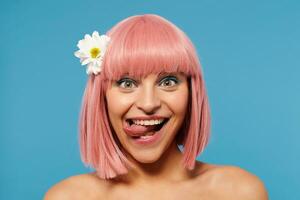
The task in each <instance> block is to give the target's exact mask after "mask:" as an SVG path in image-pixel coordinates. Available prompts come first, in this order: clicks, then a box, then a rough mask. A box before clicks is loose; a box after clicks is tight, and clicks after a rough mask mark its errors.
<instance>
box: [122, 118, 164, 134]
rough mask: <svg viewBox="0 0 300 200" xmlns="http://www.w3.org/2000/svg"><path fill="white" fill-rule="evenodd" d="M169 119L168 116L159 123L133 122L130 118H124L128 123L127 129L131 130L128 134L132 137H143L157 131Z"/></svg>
mask: <svg viewBox="0 0 300 200" xmlns="http://www.w3.org/2000/svg"><path fill="white" fill-rule="evenodd" d="M168 121H169V118H165V119H163V121H162V122H161V123H160V124H151V125H150V124H147V125H146V124H141V123H135V122H134V121H133V120H132V119H126V122H127V123H128V125H129V127H128V128H129V129H130V130H131V133H130V136H131V137H132V138H133V139H140V138H145V137H150V136H153V135H155V134H156V133H157V132H159V131H160V130H161V129H162V128H163V127H164V125H165V124H166V123H167V122H168Z"/></svg>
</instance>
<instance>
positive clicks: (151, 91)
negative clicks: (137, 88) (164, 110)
mask: <svg viewBox="0 0 300 200" xmlns="http://www.w3.org/2000/svg"><path fill="white" fill-rule="evenodd" d="M136 106H137V107H138V108H139V109H141V110H143V111H144V112H145V113H147V114H153V113H155V111H156V110H157V109H159V108H160V107H161V101H160V98H159V97H158V95H157V94H156V92H155V88H153V87H151V86H149V87H146V86H145V87H143V89H142V90H141V93H140V95H139V98H138V100H137V102H136Z"/></svg>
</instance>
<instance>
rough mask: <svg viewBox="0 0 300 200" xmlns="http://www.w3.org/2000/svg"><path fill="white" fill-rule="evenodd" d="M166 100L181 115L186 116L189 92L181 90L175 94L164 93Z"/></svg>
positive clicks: (175, 112)
mask: <svg viewBox="0 0 300 200" xmlns="http://www.w3.org/2000/svg"><path fill="white" fill-rule="evenodd" d="M164 97H165V98H164V101H165V102H166V104H167V105H168V107H169V108H170V109H171V110H172V111H173V112H174V114H178V115H179V116H181V115H182V116H184V114H185V112H186V109H187V104H188V92H187V91H185V90H184V91H179V92H176V93H173V94H169V95H164Z"/></svg>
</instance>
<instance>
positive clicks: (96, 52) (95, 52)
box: [90, 47, 101, 58]
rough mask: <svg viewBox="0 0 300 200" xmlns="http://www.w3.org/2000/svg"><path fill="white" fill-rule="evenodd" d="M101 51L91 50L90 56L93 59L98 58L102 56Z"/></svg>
mask: <svg viewBox="0 0 300 200" xmlns="http://www.w3.org/2000/svg"><path fill="white" fill-rule="evenodd" d="M100 52H101V51H100V49H99V48H97V47H94V48H91V50H90V54H91V57H92V58H97V56H98V55H99V54H100Z"/></svg>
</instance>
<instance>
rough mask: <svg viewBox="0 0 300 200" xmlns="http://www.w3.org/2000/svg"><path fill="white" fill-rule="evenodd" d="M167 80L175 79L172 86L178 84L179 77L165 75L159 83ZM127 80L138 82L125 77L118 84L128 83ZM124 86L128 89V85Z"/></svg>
mask: <svg viewBox="0 0 300 200" xmlns="http://www.w3.org/2000/svg"><path fill="white" fill-rule="evenodd" d="M165 80H171V81H173V82H174V83H175V84H173V85H172V86H174V85H176V84H178V83H179V81H178V79H177V78H176V77H175V76H166V77H164V78H163V79H162V80H161V81H160V82H159V83H160V84H161V83H163V82H164V81H165ZM126 82H127V83H135V84H136V81H134V80H132V79H130V78H123V79H121V80H119V81H117V85H118V86H122V84H123V83H126ZM172 86H166V87H172ZM122 88H125V89H127V88H126V87H122ZM130 88H132V87H130Z"/></svg>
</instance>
